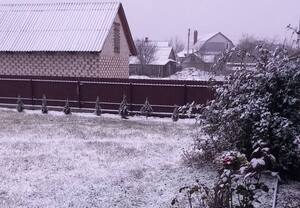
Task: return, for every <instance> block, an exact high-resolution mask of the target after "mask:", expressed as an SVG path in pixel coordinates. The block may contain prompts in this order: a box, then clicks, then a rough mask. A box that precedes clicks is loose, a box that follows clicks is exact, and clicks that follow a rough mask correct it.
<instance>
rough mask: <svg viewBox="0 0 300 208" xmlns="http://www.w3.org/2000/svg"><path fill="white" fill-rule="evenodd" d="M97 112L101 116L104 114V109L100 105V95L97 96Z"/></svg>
mask: <svg viewBox="0 0 300 208" xmlns="http://www.w3.org/2000/svg"><path fill="white" fill-rule="evenodd" d="M95 114H96V115H97V116H101V114H102V109H101V106H100V99H99V97H97V99H96V104H95Z"/></svg>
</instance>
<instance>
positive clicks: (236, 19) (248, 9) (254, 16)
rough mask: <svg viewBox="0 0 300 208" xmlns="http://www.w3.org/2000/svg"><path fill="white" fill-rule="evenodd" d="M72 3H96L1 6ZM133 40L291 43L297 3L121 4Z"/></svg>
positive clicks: (149, 0) (178, 0) (160, 0)
mask: <svg viewBox="0 0 300 208" xmlns="http://www.w3.org/2000/svg"><path fill="white" fill-rule="evenodd" d="M62 1H64V2H74V1H99V0H1V1H0V2H1V3H13V2H17V3H24V2H26V3H28V2H32V3H36V2H62ZM120 1H121V2H122V3H123V6H124V8H125V12H126V15H127V18H128V21H129V25H130V27H131V30H132V34H133V36H134V38H137V37H139V38H141V37H145V36H147V37H149V38H150V39H154V40H168V39H170V38H171V37H174V36H178V37H180V38H181V39H182V40H184V41H186V39H187V29H188V28H191V29H192V30H194V29H197V30H198V31H199V36H201V34H202V35H203V34H206V33H211V32H223V33H224V34H225V35H227V36H228V37H229V38H230V39H232V40H233V41H234V42H237V41H238V40H239V39H240V38H241V37H242V35H243V34H250V35H254V36H257V37H266V38H271V39H277V40H283V39H284V38H285V37H286V38H288V39H290V38H291V32H289V31H287V30H286V28H285V27H286V26H287V25H288V24H292V25H295V26H298V25H299V20H300V0H120Z"/></svg>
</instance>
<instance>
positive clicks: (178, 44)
mask: <svg viewBox="0 0 300 208" xmlns="http://www.w3.org/2000/svg"><path fill="white" fill-rule="evenodd" d="M169 46H171V47H172V48H173V50H174V52H175V54H177V53H179V52H181V51H183V49H184V43H183V42H182V41H181V40H180V39H179V38H178V37H174V38H172V39H171V40H170V41H169Z"/></svg>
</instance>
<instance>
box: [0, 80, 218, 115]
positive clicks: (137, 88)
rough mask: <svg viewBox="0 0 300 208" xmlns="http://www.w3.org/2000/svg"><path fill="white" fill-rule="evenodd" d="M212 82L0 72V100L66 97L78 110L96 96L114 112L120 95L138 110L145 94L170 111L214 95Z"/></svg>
mask: <svg viewBox="0 0 300 208" xmlns="http://www.w3.org/2000/svg"><path fill="white" fill-rule="evenodd" d="M212 84H222V83H220V82H217V83H209V82H202V81H178V80H137V79H91V78H70V77H61V78H58V77H30V78H29V77H20V76H19V77H16V76H14V77H10V76H0V104H1V105H2V106H3V105H7V106H9V105H11V106H14V105H15V104H16V101H17V97H18V95H20V96H21V98H22V100H23V102H24V103H25V105H27V107H30V108H36V107H39V106H40V105H41V100H42V97H43V95H46V97H47V103H48V105H49V106H52V107H59V106H64V104H65V101H66V99H69V102H70V105H71V107H73V108H75V109H77V110H89V109H90V110H91V109H93V108H94V106H95V101H96V98H97V96H99V98H100V103H101V107H102V108H103V109H104V111H111V112H117V110H118V108H119V104H120V102H121V101H122V97H123V95H126V97H127V101H128V104H129V110H130V111H132V112H138V111H139V110H140V108H141V106H142V105H143V103H144V102H145V99H146V98H148V99H149V101H150V104H151V106H152V107H153V110H154V112H156V113H171V112H172V111H173V109H174V105H177V106H181V105H185V104H186V103H191V102H196V103H199V104H205V103H206V102H207V101H209V100H211V99H213V97H214V91H213V90H212V88H211V86H212Z"/></svg>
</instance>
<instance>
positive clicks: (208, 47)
mask: <svg viewBox="0 0 300 208" xmlns="http://www.w3.org/2000/svg"><path fill="white" fill-rule="evenodd" d="M227 46H228V47H229V48H232V47H233V45H232V43H231V42H230V41H229V40H227V39H226V38H225V37H224V36H223V35H221V34H217V35H216V36H214V37H213V38H212V39H210V40H208V41H207V42H206V43H205V44H204V45H203V46H202V47H201V50H200V53H202V54H203V53H210V52H214V53H221V52H223V51H224V50H225V49H226V47H227Z"/></svg>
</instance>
